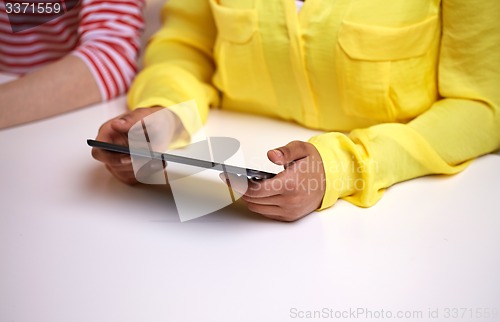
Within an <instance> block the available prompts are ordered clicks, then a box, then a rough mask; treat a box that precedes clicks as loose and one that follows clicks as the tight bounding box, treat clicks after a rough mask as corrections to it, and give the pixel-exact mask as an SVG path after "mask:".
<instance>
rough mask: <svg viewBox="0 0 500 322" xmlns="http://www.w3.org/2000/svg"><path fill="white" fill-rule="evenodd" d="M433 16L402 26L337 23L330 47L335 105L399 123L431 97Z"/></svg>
mask: <svg viewBox="0 0 500 322" xmlns="http://www.w3.org/2000/svg"><path fill="white" fill-rule="evenodd" d="M439 35H440V26H439V19H438V17H437V16H433V17H430V18H428V19H426V20H424V21H421V22H419V23H416V24H412V25H409V26H405V27H398V28H389V27H380V26H371V25H363V24H357V23H352V22H348V21H344V22H342V25H341V29H340V31H339V38H338V43H337V46H336V50H337V60H336V69H337V75H338V76H337V77H338V81H339V84H340V86H341V87H342V88H343V90H342V91H341V93H342V94H341V103H342V108H343V109H344V112H345V113H346V114H348V115H352V116H356V117H361V118H371V119H374V120H377V121H383V122H391V121H404V120H408V119H411V118H413V117H415V116H416V115H418V114H420V113H422V112H423V111H425V110H426V109H428V108H429V107H430V105H431V104H432V103H433V102H434V100H435V99H436V97H437V86H436V83H437V81H436V79H437V75H436V68H437V53H438V45H439Z"/></svg>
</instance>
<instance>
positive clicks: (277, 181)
mask: <svg viewBox="0 0 500 322" xmlns="http://www.w3.org/2000/svg"><path fill="white" fill-rule="evenodd" d="M291 184H292V182H290V178H288V176H287V173H286V171H283V172H280V173H278V174H277V175H276V176H275V177H273V178H270V179H263V180H258V181H256V180H250V181H249V183H248V189H247V190H246V192H245V196H247V197H250V198H266V197H272V196H277V195H281V194H283V193H284V192H285V191H286V190H287V189H288V188H289V187H288V186H290V185H291Z"/></svg>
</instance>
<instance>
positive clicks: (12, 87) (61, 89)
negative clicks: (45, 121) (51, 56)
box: [0, 55, 101, 128]
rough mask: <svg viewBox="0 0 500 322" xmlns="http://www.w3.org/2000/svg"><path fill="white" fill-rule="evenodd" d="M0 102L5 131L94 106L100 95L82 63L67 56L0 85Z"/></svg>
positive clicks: (1, 122) (0, 117)
mask: <svg viewBox="0 0 500 322" xmlns="http://www.w3.org/2000/svg"><path fill="white" fill-rule="evenodd" d="M0 101H1V106H0V128H5V127H10V126H14V125H18V124H22V123H27V122H30V121H35V120H39V119H42V118H46V117H50V116H54V115H58V114H61V113H64V112H68V111H71V110H75V109H77V108H81V107H83V106H87V105H89V104H93V103H97V102H99V101H101V94H100V91H99V88H98V86H97V83H96V81H95V80H94V77H93V75H92V73H91V72H90V70H89V69H88V68H87V66H86V65H85V64H84V62H83V61H82V60H81V59H79V58H78V57H75V56H72V55H68V56H66V57H64V58H63V59H61V60H59V61H57V62H54V63H52V64H49V65H47V66H44V67H43V68H41V69H39V70H37V71H35V72H33V73H31V74H28V75H25V76H23V77H21V78H19V79H17V80H15V81H12V82H9V83H6V84H2V85H0Z"/></svg>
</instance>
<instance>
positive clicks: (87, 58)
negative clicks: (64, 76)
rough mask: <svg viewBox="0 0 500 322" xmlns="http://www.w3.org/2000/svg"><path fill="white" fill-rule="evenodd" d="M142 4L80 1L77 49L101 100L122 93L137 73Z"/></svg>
mask: <svg viewBox="0 0 500 322" xmlns="http://www.w3.org/2000/svg"><path fill="white" fill-rule="evenodd" d="M143 7H144V0H133V1H132V0H130V1H129V0H109V1H103V0H83V1H82V9H81V11H80V26H79V28H78V33H79V35H80V43H79V46H78V47H77V48H76V49H75V51H74V52H73V53H72V54H73V55H76V56H78V57H80V58H81V59H82V60H83V61H84V62H85V63H86V64H87V66H88V67H89V69H90V71H91V72H92V73H93V75H94V77H95V79H96V81H97V84H98V86H99V88H100V90H101V96H102V99H103V100H109V99H111V98H113V97H116V96H118V95H121V94H123V93H125V92H126V91H127V89H128V87H129V86H130V84H131V82H132V80H133V78H134V76H135V74H136V72H137V58H138V55H139V50H140V34H141V32H142V30H143V29H144V19H143V15H142V11H143Z"/></svg>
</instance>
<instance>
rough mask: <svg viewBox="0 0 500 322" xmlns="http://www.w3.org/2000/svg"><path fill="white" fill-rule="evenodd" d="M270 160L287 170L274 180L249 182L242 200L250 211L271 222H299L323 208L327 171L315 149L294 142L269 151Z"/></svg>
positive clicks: (305, 143) (311, 146)
mask: <svg viewBox="0 0 500 322" xmlns="http://www.w3.org/2000/svg"><path fill="white" fill-rule="evenodd" d="M267 157H268V158H269V160H271V161H272V162H273V163H275V164H278V165H283V166H284V168H285V170H284V171H282V172H280V173H278V174H277V175H276V176H275V177H273V178H271V179H264V180H261V181H254V180H250V181H249V182H248V188H247V190H246V192H245V193H244V195H243V196H242V199H243V200H244V201H245V202H246V204H247V206H248V209H250V210H251V211H253V212H256V213H259V214H262V215H263V216H265V217H268V218H271V219H275V220H280V221H295V220H298V219H300V218H302V217H304V216H306V215H307V214H309V213H311V212H312V211H314V210H316V209H318V208H319V207H320V206H321V202H322V200H323V196H324V194H325V171H324V168H323V162H322V161H321V156H320V154H319V152H318V150H316V148H315V147H314V145H312V144H311V143H308V142H302V141H293V142H290V143H288V144H287V145H286V146H284V147H281V148H277V149H274V150H271V151H269V152H268V153H267Z"/></svg>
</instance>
